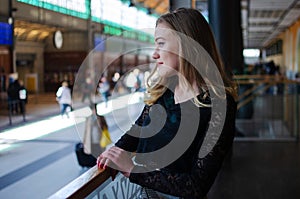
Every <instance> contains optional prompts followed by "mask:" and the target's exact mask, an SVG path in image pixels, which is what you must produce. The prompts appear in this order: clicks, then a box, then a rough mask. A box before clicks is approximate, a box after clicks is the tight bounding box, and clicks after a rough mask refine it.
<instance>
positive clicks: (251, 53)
mask: <svg viewBox="0 0 300 199" xmlns="http://www.w3.org/2000/svg"><path fill="white" fill-rule="evenodd" d="M259 53H260V51H259V49H244V51H243V55H244V57H259Z"/></svg>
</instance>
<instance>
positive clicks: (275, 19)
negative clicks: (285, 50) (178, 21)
mask: <svg viewBox="0 0 300 199" xmlns="http://www.w3.org/2000/svg"><path fill="white" fill-rule="evenodd" d="M132 2H133V3H134V4H136V5H138V6H143V7H145V8H149V10H151V12H152V13H157V14H158V15H160V14H163V13H166V12H168V10H169V0H132ZM207 2H208V0H192V4H193V6H194V7H196V8H197V9H199V10H200V11H201V12H204V13H206V14H207ZM241 17H242V19H241V20H242V24H241V27H242V30H243V38H244V48H263V47H266V46H268V45H269V44H271V43H272V42H273V41H274V38H276V36H278V34H280V33H281V32H283V31H285V30H286V29H287V28H288V27H289V26H291V25H292V24H293V23H294V22H296V21H297V19H299V17H300V0H241ZM55 30H56V29H55V28H53V27H51V26H47V25H41V24H33V23H29V22H25V21H20V20H16V22H15V35H16V36H17V38H18V40H30V41H41V40H44V39H45V38H47V37H48V36H49V35H51V34H52V33H53V32H54V31H55Z"/></svg>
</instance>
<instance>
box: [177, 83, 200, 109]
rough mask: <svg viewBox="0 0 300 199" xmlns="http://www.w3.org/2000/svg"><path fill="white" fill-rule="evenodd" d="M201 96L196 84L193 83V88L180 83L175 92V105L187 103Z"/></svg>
mask: <svg viewBox="0 0 300 199" xmlns="http://www.w3.org/2000/svg"><path fill="white" fill-rule="evenodd" d="M197 95H199V89H198V87H197V84H196V82H194V83H193V85H192V87H191V86H190V85H188V84H185V83H183V82H182V81H179V83H178V84H177V86H176V87H175V91H174V100H175V104H179V103H182V102H186V101H188V100H190V99H193V98H194V97H196V96H197Z"/></svg>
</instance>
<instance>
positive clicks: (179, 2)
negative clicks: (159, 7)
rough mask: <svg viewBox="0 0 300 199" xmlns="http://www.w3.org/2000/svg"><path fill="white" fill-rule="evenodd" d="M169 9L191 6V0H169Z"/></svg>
mask: <svg viewBox="0 0 300 199" xmlns="http://www.w3.org/2000/svg"><path fill="white" fill-rule="evenodd" d="M169 5H170V6H169V9H170V11H173V10H176V9H177V8H191V7H192V0H169Z"/></svg>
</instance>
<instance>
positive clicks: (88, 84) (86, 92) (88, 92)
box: [81, 77, 93, 104]
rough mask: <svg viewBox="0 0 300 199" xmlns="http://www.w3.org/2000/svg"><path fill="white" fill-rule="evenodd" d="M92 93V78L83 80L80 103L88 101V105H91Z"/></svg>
mask: <svg viewBox="0 0 300 199" xmlns="http://www.w3.org/2000/svg"><path fill="white" fill-rule="evenodd" d="M92 91H93V84H92V78H91V77H87V78H86V79H85V82H84V83H83V85H82V98H81V102H84V101H85V99H88V101H89V103H90V104H91V103H92Z"/></svg>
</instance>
